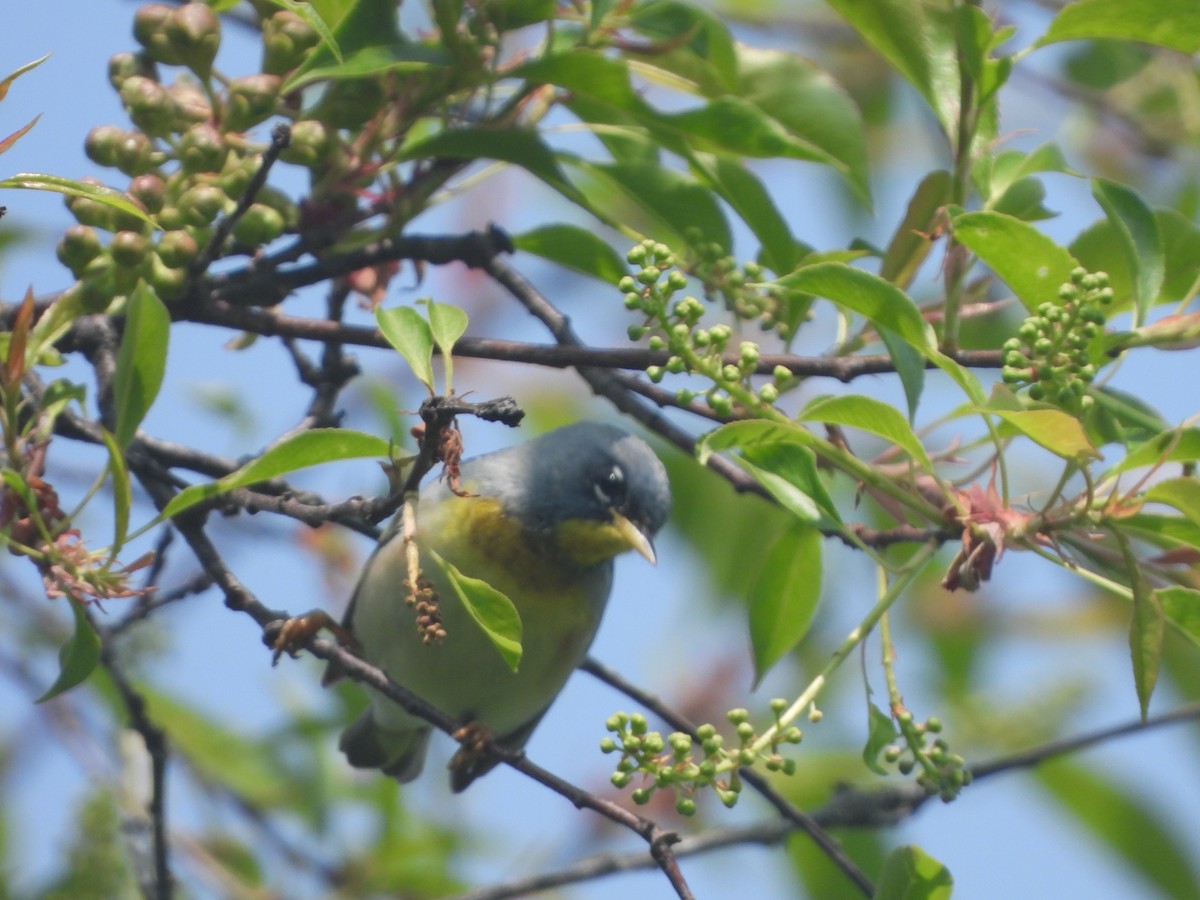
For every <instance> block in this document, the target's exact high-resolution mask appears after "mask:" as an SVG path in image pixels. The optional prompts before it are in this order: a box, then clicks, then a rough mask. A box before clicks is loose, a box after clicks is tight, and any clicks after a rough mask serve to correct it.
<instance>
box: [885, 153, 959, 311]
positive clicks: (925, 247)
mask: <svg viewBox="0 0 1200 900" xmlns="http://www.w3.org/2000/svg"><path fill="white" fill-rule="evenodd" d="M951 189H952V179H951V177H950V173H949V172H947V171H946V170H945V169H937V170H935V171H933V172H930V173H929V174H928V175H926V176H925V177H924V178H923V179H922V180H921V183H920V185H918V186H917V189H916V191H915V192H914V193H913V196H912V199H911V200H909V201H908V209H907V210H906V211H905V213H904V218H903V219H902V220H901V221H900V224H899V226H897V228H896V233H895V234H893V235H892V240H891V242H890V243H889V244H888V248H887V252H886V253H884V256H883V265H882V266H881V267H880V269H879V274H880V275H881V276H882V277H883V278H884V279H885V280H887V281H890V282H891V283H892V284H894V285H896V287H898V288H900V289H901V290H906V289H907V288H908V286H909V285H910V284H912V280H913V278H914V277H916V274H917V270H918V269H919V268H920V267H921V263H923V262H924V261H925V258H926V257H927V256H928V255H929V251H930V250H931V249H932V248H933V240H932V239H931V238H930V235H931V234H933V233H934V227H935V225H936V223H937V220H938V219H939V218H940V217H941V216H942V215H944V213H943V208H944V207H945V206H946V204H947V203H949V202H950V199H951V196H952V195H951Z"/></svg>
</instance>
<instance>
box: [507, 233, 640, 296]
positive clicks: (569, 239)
mask: <svg viewBox="0 0 1200 900" xmlns="http://www.w3.org/2000/svg"><path fill="white" fill-rule="evenodd" d="M513 245H514V246H515V247H516V248H517V249H518V250H523V251H525V252H526V253H533V254H534V255H536V256H540V257H542V258H543V259H548V260H550V261H551V262H554V263H558V264H559V265H560V266H566V267H567V268H570V269H574V270H575V271H577V272H582V273H583V274H584V275H591V276H592V277H593V278H598V279H600V280H601V281H605V282H607V283H609V284H616V283H617V282H618V281H620V280H621V278H622V277H623V276H625V275H627V274H629V267H628V266H627V265H626V264H625V260H624V259H623V258H622V257H621V254H619V253H618V252H617V251H616V250H614V249H613V248H612V246H611V245H610V244H609V243H608V242H607V241H605V240H604V239H603V238H602V237H600V236H599V235H598V234H596V233H595V232H594V231H589V230H588V229H586V228H580V227H579V226H578V225H566V224H562V223H558V224H555V225H542V226H540V227H538V228H534V229H533V230H531V231H526V232H523V233H521V234H518V235H514V236H513Z"/></svg>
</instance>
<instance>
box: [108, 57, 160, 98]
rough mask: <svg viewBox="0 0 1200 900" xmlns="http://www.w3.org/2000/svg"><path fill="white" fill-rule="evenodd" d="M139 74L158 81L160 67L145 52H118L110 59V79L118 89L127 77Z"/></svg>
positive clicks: (110, 82)
mask: <svg viewBox="0 0 1200 900" xmlns="http://www.w3.org/2000/svg"><path fill="white" fill-rule="evenodd" d="M135 75H138V76H141V77H143V78H149V79H151V80H153V81H158V67H157V66H155V65H154V60H152V59H150V57H148V56H146V54H144V53H129V52H125V53H117V54H114V55H113V56H112V57H111V58H110V59H109V61H108V81H109V84H111V85H112V86H113V87H114V88H116V89H117V90H118V91H119V90H121V85H123V84H124V83H125V79H127V78H132V77H133V76H135Z"/></svg>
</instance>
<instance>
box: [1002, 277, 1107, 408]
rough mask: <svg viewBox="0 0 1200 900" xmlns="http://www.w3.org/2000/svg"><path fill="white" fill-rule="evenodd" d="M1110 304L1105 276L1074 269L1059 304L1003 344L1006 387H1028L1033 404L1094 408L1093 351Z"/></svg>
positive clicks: (1045, 306) (1042, 309) (1044, 307)
mask: <svg viewBox="0 0 1200 900" xmlns="http://www.w3.org/2000/svg"><path fill="white" fill-rule="evenodd" d="M1112 302H1113V291H1112V288H1111V287H1109V286H1108V275H1107V274H1105V273H1104V272H1095V273H1091V272H1088V271H1087V270H1086V269H1083V268H1076V269H1074V270H1073V271H1072V272H1071V280H1070V281H1069V282H1067V283H1066V284H1063V285H1062V287H1060V288H1059V291H1058V302H1057V303H1053V302H1050V301H1047V302H1045V303H1042V304H1041V305H1040V306H1038V308H1037V314H1036V315H1032V316H1030V317H1029V318H1027V319H1026V320H1025V321H1024V322H1023V323H1021V327H1020V328H1018V329H1017V336H1016V337H1012V338H1009V339H1008V340H1007V341H1005V342H1004V348H1003V349H1004V369H1003V371H1002V377H1003V378H1004V381H1005V382H1006V383H1007V384H1013V385H1022V384H1028V385H1030V388H1029V396H1030V398H1031V399H1033V400H1039V401H1043V400H1044V401H1046V402H1049V403H1053V404H1055V405H1057V406H1060V407H1062V408H1063V409H1065V410H1067V411H1068V412H1071V413H1075V414H1079V413H1083V412H1087V410H1088V409H1090V408H1091V406H1092V402H1093V401H1092V398H1091V397H1089V396H1088V395H1087V388H1088V385H1089V384H1091V383H1092V379H1094V378H1095V377H1096V366H1095V364H1094V363H1093V362H1092V358H1091V355H1090V353H1089V349H1090V348H1091V347H1092V345H1093V344H1094V343H1095V339H1096V337H1097V336H1098V335H1100V334H1102V333H1103V331H1104V307H1106V306H1109V305H1110V304H1111V303H1112Z"/></svg>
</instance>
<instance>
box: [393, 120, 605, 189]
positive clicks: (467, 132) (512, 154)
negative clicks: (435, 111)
mask: <svg viewBox="0 0 1200 900" xmlns="http://www.w3.org/2000/svg"><path fill="white" fill-rule="evenodd" d="M438 157H441V158H446V159H463V160H472V159H494V160H498V161H500V162H506V163H512V164H513V165H517V166H520V167H521V168H523V169H525V170H526V171H527V172H529V174H531V175H533V176H535V177H536V178H539V179H540V180H541V181H543V182H545V183H546V184H547V185H549V186H550V187H552V188H554V190H556V191H558V192H559V193H560V194H562V195H563V196H564V197H566V198H567V199H568V200H570V201H571V202H572V203H580V204H582V202H583V198H582V196H581V195H580V193H579V191H578V190H577V189H576V188H575V186H574V185H572V184H571V183H570V182H569V181H567V179H566V176H565V175H563V172H562V169H560V168H559V166H558V161H557V160H556V159H555V156H554V152H553V151H552V150H551V149H550V148H549V147H548V146H547V145H546V143H545V142H544V141H543V140H542V138H541V136H540V135H539V134H538V133H537V132H536V131H534V130H533V129H530V128H453V129H448V130H446V131H440V132H438V133H437V134H435V135H432V136H431V137H427V138H424V139H423V140H417V141H415V142H413V143H411V144H406V145H405V146H404V148H403V150H402V152H401V155H400V158H401V159H404V160H411V159H434V158H438Z"/></svg>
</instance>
